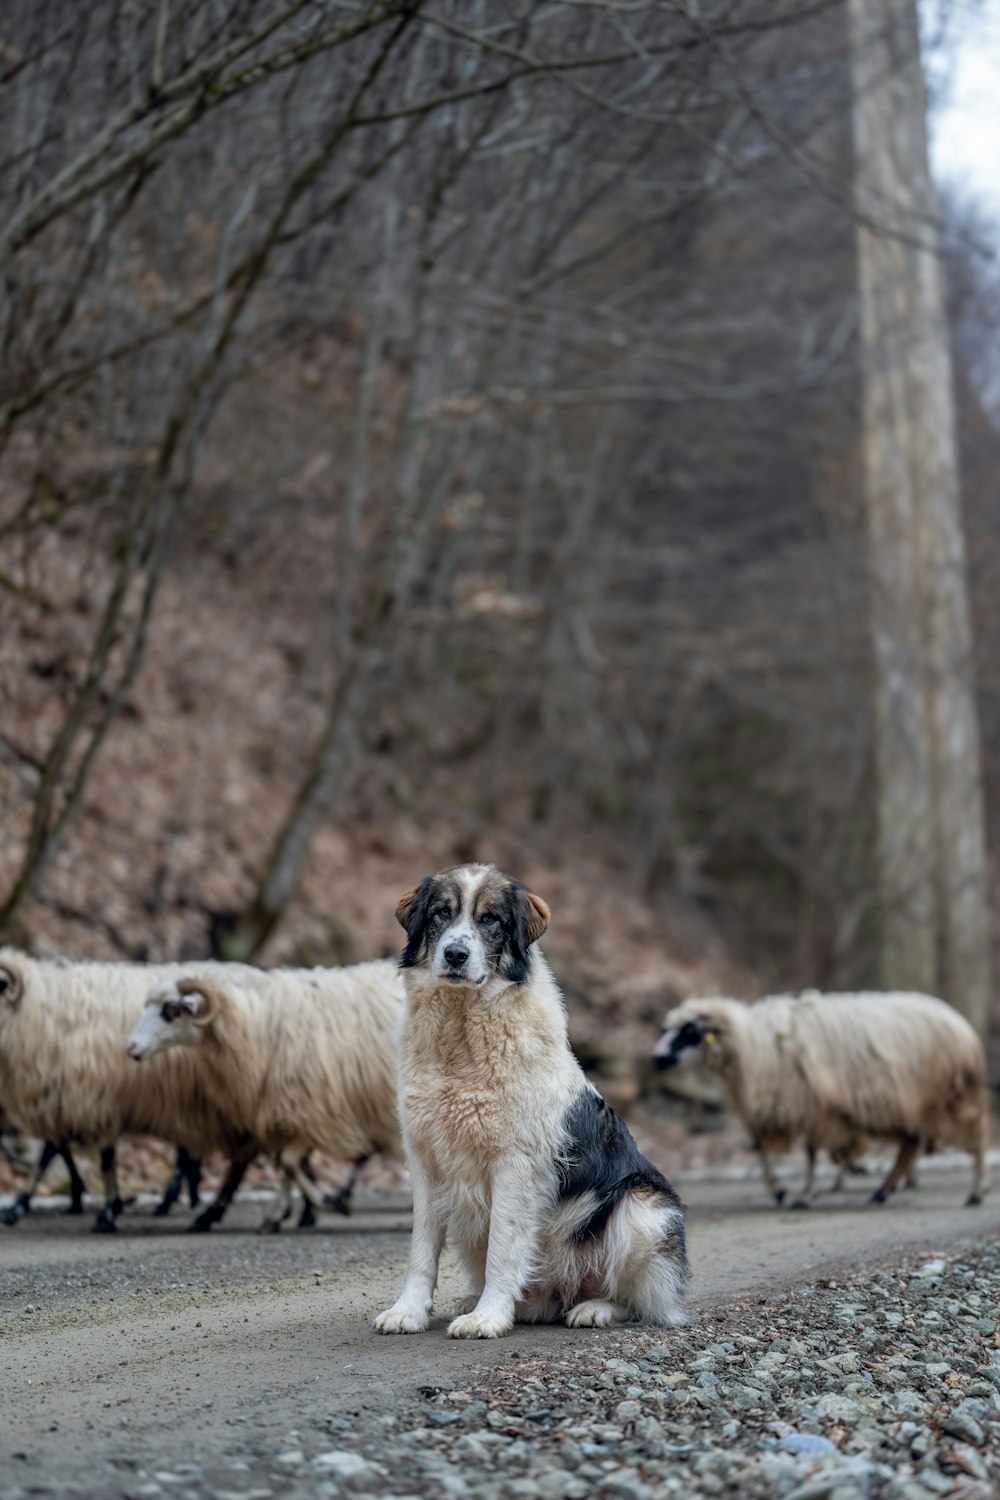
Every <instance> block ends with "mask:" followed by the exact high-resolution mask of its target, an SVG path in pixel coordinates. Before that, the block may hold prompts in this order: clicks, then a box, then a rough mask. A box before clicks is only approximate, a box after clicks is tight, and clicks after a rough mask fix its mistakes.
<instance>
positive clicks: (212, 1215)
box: [188, 1150, 257, 1234]
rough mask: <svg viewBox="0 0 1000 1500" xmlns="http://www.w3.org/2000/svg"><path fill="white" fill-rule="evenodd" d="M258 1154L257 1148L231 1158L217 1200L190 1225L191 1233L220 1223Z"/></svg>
mask: <svg viewBox="0 0 1000 1500" xmlns="http://www.w3.org/2000/svg"><path fill="white" fill-rule="evenodd" d="M256 1154H257V1152H256V1150H253V1151H251V1152H250V1153H249V1154H247V1153H245V1152H244V1153H242V1154H241V1155H239V1156H234V1157H233V1158H232V1159H231V1160H230V1163H229V1167H228V1170H227V1171H226V1175H225V1178H224V1179H223V1183H222V1186H221V1187H220V1189H219V1191H218V1193H217V1194H216V1195H215V1201H214V1202H213V1203H210V1204H209V1205H208V1207H207V1208H203V1209H202V1211H201V1213H200V1214H199V1215H198V1217H197V1218H196V1219H195V1220H194V1222H193V1223H192V1224H190V1225H188V1233H189V1234H204V1233H207V1231H208V1230H209V1229H211V1227H212V1225H213V1224H218V1222H219V1220H220V1219H221V1218H222V1216H223V1214H224V1213H225V1212H226V1209H227V1208H228V1207H229V1205H230V1203H232V1201H233V1199H234V1198H235V1196H236V1189H237V1188H238V1187H239V1185H240V1183H241V1182H242V1181H243V1178H244V1176H245V1174H246V1169H247V1167H248V1166H249V1165H250V1163H251V1162H252V1161H253V1159H254V1157H255V1156H256Z"/></svg>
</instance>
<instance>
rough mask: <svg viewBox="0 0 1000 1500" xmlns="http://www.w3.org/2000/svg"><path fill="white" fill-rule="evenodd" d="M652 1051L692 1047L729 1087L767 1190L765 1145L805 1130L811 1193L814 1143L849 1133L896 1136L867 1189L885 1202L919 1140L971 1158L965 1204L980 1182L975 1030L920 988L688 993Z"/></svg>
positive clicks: (981, 1116) (981, 1097) (840, 1139)
mask: <svg viewBox="0 0 1000 1500" xmlns="http://www.w3.org/2000/svg"><path fill="white" fill-rule="evenodd" d="M664 1025H665V1030H664V1033H663V1036H662V1037H661V1038H660V1041H659V1043H658V1044H657V1047H656V1050H655V1052H654V1057H655V1059H656V1061H657V1063H658V1064H659V1065H660V1066H661V1067H669V1066H671V1064H672V1063H674V1062H676V1061H677V1059H678V1057H680V1056H681V1054H682V1053H684V1052H685V1051H687V1050H688V1049H689V1048H695V1047H697V1048H699V1049H700V1058H701V1061H702V1062H703V1063H704V1064H705V1065H706V1066H707V1067H708V1068H709V1069H711V1071H712V1072H714V1073H715V1074H716V1075H717V1076H718V1078H719V1080H720V1082H721V1083H722V1085H723V1087H724V1088H725V1090H726V1094H727V1096H728V1099H729V1102H730V1104H731V1106H732V1108H733V1109H734V1110H735V1111H736V1112H737V1114H739V1115H740V1116H741V1118H742V1119H743V1121H744V1123H745V1124H746V1125H747V1127H748V1129H749V1130H750V1132H751V1134H752V1135H753V1137H754V1139H755V1141H756V1144H757V1149H758V1150H759V1152H760V1158H761V1163H762V1166H763V1170H764V1178H765V1181H766V1183H767V1186H768V1188H769V1189H770V1191H771V1192H772V1193H773V1195H774V1197H775V1199H776V1201H777V1202H778V1203H781V1202H782V1200H783V1198H784V1191H783V1189H781V1188H780V1187H779V1186H778V1184H777V1182H776V1180H775V1177H774V1171H773V1168H772V1165H771V1161H770V1153H771V1152H772V1151H776V1150H779V1151H780V1150H786V1149H787V1148H788V1147H789V1146H790V1145H792V1144H793V1142H795V1141H796V1140H800V1139H804V1140H805V1144H806V1151H807V1158H808V1169H807V1175H806V1181H805V1186H804V1189H803V1193H802V1197H801V1198H800V1199H799V1200H798V1203H797V1204H796V1205H795V1206H797V1207H798V1206H801V1207H806V1206H808V1204H809V1203H810V1201H811V1198H812V1190H813V1179H814V1175H815V1163H816V1152H817V1151H818V1150H820V1149H821V1148H825V1149H826V1150H827V1151H829V1152H830V1153H831V1154H832V1155H833V1156H834V1159H835V1160H837V1159H838V1158H842V1157H843V1155H844V1153H845V1152H847V1153H849V1152H850V1150H851V1146H852V1142H856V1140H857V1137H859V1136H862V1135H868V1136H872V1137H875V1138H881V1139H889V1140H894V1141H896V1142H897V1143H898V1146H899V1151H898V1155H897V1158H896V1161H895V1162H894V1164H893V1166H892V1169H891V1170H890V1172H889V1175H888V1176H887V1177H886V1179H885V1181H884V1182H883V1183H882V1185H881V1187H880V1188H879V1189H878V1191H877V1192H876V1193H875V1194H874V1198H873V1201H875V1202H878V1203H883V1202H885V1200H886V1199H887V1198H888V1197H889V1195H890V1193H892V1192H893V1191H894V1189H895V1188H896V1187H897V1186H898V1184H899V1182H900V1181H901V1179H902V1178H903V1177H904V1176H906V1175H907V1174H908V1173H910V1172H911V1171H912V1170H913V1167H914V1164H915V1162H916V1158H917V1155H918V1153H919V1150H920V1144H921V1141H922V1140H933V1141H935V1142H936V1143H937V1144H940V1145H947V1144H955V1145H958V1146H961V1147H963V1148H964V1149H965V1150H967V1151H969V1152H971V1153H972V1156H973V1158H974V1162H975V1169H974V1174H973V1183H972V1192H971V1194H970V1196H969V1200H968V1201H969V1203H979V1202H980V1201H981V1197H982V1194H983V1193H985V1192H986V1190H987V1188H988V1186H989V1177H988V1172H987V1168H986V1161H985V1154H986V1148H987V1145H988V1143H989V1109H988V1101H987V1091H986V1059H985V1055H984V1053H983V1046H982V1043H981V1042H980V1040H979V1037H978V1036H977V1035H976V1033H975V1031H974V1030H973V1029H972V1027H971V1026H970V1025H969V1023H968V1022H967V1021H965V1020H964V1019H963V1018H962V1016H960V1015H959V1014H958V1012H957V1011H955V1010H953V1009H952V1007H951V1006H950V1005H946V1004H945V1003H944V1001H943V1000H935V999H932V998H931V996H929V995H910V994H896V993H885V994H880V993H868V994H845V995H820V994H818V993H816V992H815V991H812V992H808V993H806V994H804V995H800V996H797V997H796V996H788V995H779V996H772V997H770V998H768V999H766V1000H759V1001H757V1003H756V1004H754V1005H744V1004H743V1003H741V1002H740V1001H738V1000H725V999H694V1000H686V1001H685V1002H684V1004H683V1005H680V1006H678V1007H677V1008H676V1009H675V1010H672V1011H671V1012H670V1014H669V1015H668V1016H667V1018H666V1021H665V1023H664Z"/></svg>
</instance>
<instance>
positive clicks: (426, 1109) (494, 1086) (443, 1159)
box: [400, 994, 575, 1184]
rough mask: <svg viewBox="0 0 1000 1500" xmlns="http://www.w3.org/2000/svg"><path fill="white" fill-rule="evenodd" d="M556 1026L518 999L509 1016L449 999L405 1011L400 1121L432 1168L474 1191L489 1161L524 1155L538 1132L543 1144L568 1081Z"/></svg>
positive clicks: (569, 1068)
mask: <svg viewBox="0 0 1000 1500" xmlns="http://www.w3.org/2000/svg"><path fill="white" fill-rule="evenodd" d="M501 1000H502V997H501ZM555 1020H556V1018H554V1017H552V1016H550V1015H547V1014H546V1013H545V1009H544V1008H536V1007H534V1006H532V1005H526V1004H525V1003H524V1001H523V999H520V998H519V999H518V1000H517V1001H516V1002H513V1003H512V1004H511V1005H510V1008H509V1010H505V1007H504V1006H503V1005H502V1004H500V1005H497V1004H496V1003H495V1002H492V1003H489V1004H483V1005H482V1006H477V1005H476V1004H475V1002H473V1003H472V1004H471V1005H468V1004H456V1002H455V997H453V996H451V995H448V994H445V995H443V996H439V995H431V996H426V997H421V998H419V999H416V1002H415V1003H414V1004H412V1005H411V1007H410V1009H409V1011H408V1014H407V1017H406V1021H405V1023H404V1027H403V1033H402V1037H401V1048H400V1065H401V1066H400V1105H401V1114H402V1116H403V1120H404V1122H405V1128H406V1135H407V1139H408V1141H409V1142H410V1144H411V1146H412V1147H413V1148H414V1149H415V1150H416V1151H418V1152H419V1153H420V1154H421V1156H423V1157H424V1159H425V1160H426V1161H427V1162H428V1165H430V1166H431V1167H432V1170H433V1168H434V1167H436V1166H439V1167H440V1168H441V1170H442V1175H444V1173H445V1168H446V1169H447V1175H448V1176H449V1177H450V1178H452V1180H454V1178H455V1176H456V1175H458V1176H461V1177H463V1178H466V1177H467V1178H469V1179H471V1180H472V1181H474V1182H477V1183H480V1184H482V1183H484V1182H485V1181H487V1180H488V1178H489V1173H490V1167H491V1164H492V1163H493V1161H494V1160H495V1159H496V1157H497V1155H498V1154H505V1153H509V1152H510V1151H511V1150H525V1151H529V1152H530V1151H531V1150H532V1149H533V1148H536V1147H537V1141H538V1138H539V1136H540V1135H542V1134H543V1135H544V1136H545V1138H547V1140H548V1142H549V1144H550V1145H551V1140H552V1135H553V1127H554V1125H555V1126H556V1128H558V1126H557V1121H558V1118H559V1116H560V1115H561V1112H562V1109H563V1108H564V1107H565V1101H566V1099H567V1097H569V1095H570V1093H571V1089H572V1087H573V1075H574V1073H575V1067H574V1066H573V1063H572V1059H571V1057H570V1054H569V1052H568V1049H567V1048H566V1044H565V1037H564V1034H563V1035H559V1032H560V1031H561V1030H562V1028H561V1026H559V1024H558V1022H556V1024H555V1025H553V1022H554V1021H555ZM559 1020H560V1021H561V1016H560V1017H559ZM553 1031H555V1033H556V1035H553ZM553 1043H555V1048H554V1047H553ZM562 1058H564V1059H565V1062H564V1064H563V1066H560V1065H559V1063H560V1060H561V1059H562ZM554 1061H555V1066H554V1065H553V1063H554ZM543 1064H544V1065H543ZM554 1117H555V1118H554Z"/></svg>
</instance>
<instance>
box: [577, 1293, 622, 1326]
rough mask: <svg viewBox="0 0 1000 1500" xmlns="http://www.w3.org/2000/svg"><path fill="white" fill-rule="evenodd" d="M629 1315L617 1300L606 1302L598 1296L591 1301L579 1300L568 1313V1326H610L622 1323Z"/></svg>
mask: <svg viewBox="0 0 1000 1500" xmlns="http://www.w3.org/2000/svg"><path fill="white" fill-rule="evenodd" d="M627 1317H628V1311H627V1309H626V1308H624V1307H621V1306H619V1304H618V1303H617V1302H605V1301H603V1300H601V1299H600V1298H598V1297H594V1298H592V1299H591V1300H590V1301H589V1302H578V1303H577V1304H576V1306H575V1307H571V1308H570V1310H569V1312H568V1313H567V1314H566V1327H567V1328H610V1327H611V1325H612V1323H622V1322H624V1320H625V1319H626V1318H627Z"/></svg>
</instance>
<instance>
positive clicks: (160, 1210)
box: [153, 1203, 173, 1219]
mask: <svg viewBox="0 0 1000 1500" xmlns="http://www.w3.org/2000/svg"><path fill="white" fill-rule="evenodd" d="M172 1207H173V1205H172V1204H170V1203H158V1204H157V1205H156V1207H155V1208H154V1209H153V1218H154V1219H165V1218H166V1217H167V1214H168V1213H169V1212H170V1210H171V1208H172Z"/></svg>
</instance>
